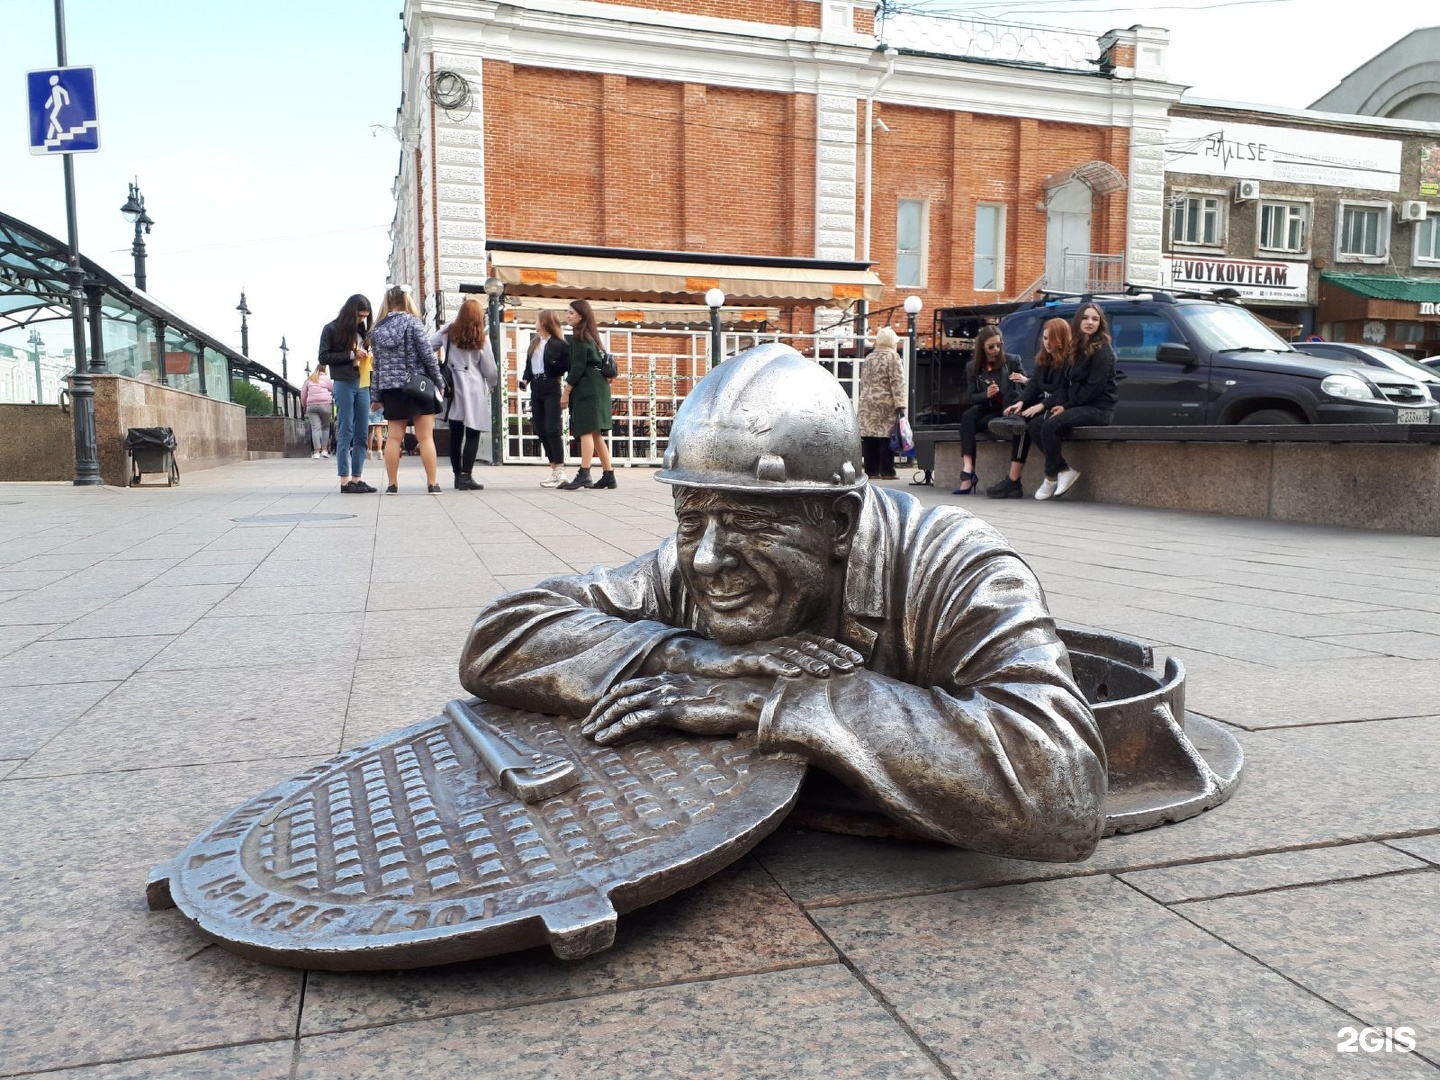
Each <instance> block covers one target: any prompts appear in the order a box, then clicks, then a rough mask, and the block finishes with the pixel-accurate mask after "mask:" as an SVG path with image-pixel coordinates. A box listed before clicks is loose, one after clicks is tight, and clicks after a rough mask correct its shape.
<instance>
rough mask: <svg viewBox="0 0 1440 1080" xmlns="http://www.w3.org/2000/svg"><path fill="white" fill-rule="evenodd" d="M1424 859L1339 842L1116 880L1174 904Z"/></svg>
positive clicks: (1374, 871) (1408, 866) (1384, 870)
mask: <svg viewBox="0 0 1440 1080" xmlns="http://www.w3.org/2000/svg"><path fill="white" fill-rule="evenodd" d="M1426 868H1427V864H1426V863H1425V862H1423V861H1422V860H1420V859H1416V858H1412V857H1410V856H1409V855H1406V854H1404V853H1402V852H1400V851H1396V850H1395V849H1394V847H1387V846H1386V845H1385V844H1341V845H1339V846H1337V847H1325V848H1306V849H1304V850H1300V851H1281V852H1276V853H1275V854H1273V855H1251V856H1249V857H1248V858H1243V859H1221V860H1218V861H1215V862H1200V863H1188V864H1185V865H1181V866H1171V867H1166V868H1165V869H1162V870H1138V871H1136V872H1134V873H1130V874H1121V875H1120V880H1122V881H1124V882H1125V884H1127V885H1129V886H1131V887H1132V888H1135V889H1139V890H1140V891H1141V892H1142V893H1144V894H1145V895H1146V896H1148V897H1150V898H1151V899H1152V900H1157V901H1159V902H1160V903H1162V904H1173V903H1176V902H1178V901H1182V900H1206V899H1212V898H1214V897H1217V896H1229V895H1232V894H1238V893H1254V892H1265V891H1268V890H1271V889H1283V888H1287V887H1289V886H1292V885H1312V884H1315V883H1317V882H1326V881H1343V880H1347V879H1352V878H1366V877H1377V876H1380V875H1383V874H1394V873H1398V872H1402V871H1408V870H1423V869H1426Z"/></svg>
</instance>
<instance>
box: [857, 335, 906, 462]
mask: <svg viewBox="0 0 1440 1080" xmlns="http://www.w3.org/2000/svg"><path fill="white" fill-rule="evenodd" d="M899 343H900V337H899V335H898V334H896V333H895V331H894V330H892V329H891V328H890V327H888V326H882V327H881V328H880V329H879V330H877V331H875V349H874V351H873V352H871V353H870V355H869V356H867V357H866V358H865V363H863V364H861V365H860V401H859V404H858V408H857V410H856V414H857V418H858V420H859V422H860V452H861V454H862V455H863V456H864V459H865V475H866V476H868V477H869V478H870V479H871V480H894V479H895V453H894V451H893V450H891V449H890V436H891V435H892V434H894V431H895V423H896V421H898V420H899V419H900V417H902V416H904V415H905V371H904V369H903V367H902V366H901V364H900V354H899V353H898V352H896V351H895V346H896V345H898V344H899Z"/></svg>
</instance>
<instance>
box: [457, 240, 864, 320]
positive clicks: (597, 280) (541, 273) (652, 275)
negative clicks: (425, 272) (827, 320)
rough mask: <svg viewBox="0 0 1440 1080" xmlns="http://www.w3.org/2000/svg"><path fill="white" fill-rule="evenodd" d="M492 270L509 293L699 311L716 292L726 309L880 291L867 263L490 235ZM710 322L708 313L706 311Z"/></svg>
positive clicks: (805, 302) (827, 299)
mask: <svg viewBox="0 0 1440 1080" xmlns="http://www.w3.org/2000/svg"><path fill="white" fill-rule="evenodd" d="M485 248H486V250H487V251H488V252H489V255H490V263H491V267H492V273H493V274H494V276H495V277H497V278H499V279H500V280H501V281H503V282H504V283H505V291H506V292H507V293H509V294H511V295H517V294H518V295H524V296H543V297H554V298H557V299H570V298H574V297H584V298H586V299H588V300H592V301H593V300H618V301H623V302H624V303H623V304H622V305H621V306H622V307H624V306H629V305H631V304H633V303H635V302H639V301H660V302H665V301H671V302H673V301H675V300H689V301H691V302H692V304H695V303H698V305H699V306H700V307H701V308H702V309H703V305H704V297H705V293H706V292H708V291H709V290H710V289H719V290H721V291H722V292H723V293H724V294H725V304H726V306H727V307H729V306H733V305H740V306H747V307H754V306H759V305H765V304H776V305H781V306H786V307H794V306H801V305H811V304H834V303H837V302H838V303H845V302H848V301H851V300H868V301H872V302H873V301H877V300H879V299H880V296H881V293H882V291H883V290H884V284H883V282H881V280H880V278H879V277H878V276H877V275H876V274H875V273H874V272H873V271H872V270H871V269H870V267H869V264H867V263H858V262H831V261H825V260H820V259H785V258H778V257H769V256H754V255H703V254H697V253H694V252H677V251H648V250H638V249H633V248H597V247H579V246H573V245H569V244H537V243H528V242H525V241H515V240H488V241H486V243H485ZM705 317H706V318H707V319H708V317H709V316H708V314H707V315H706V316H705Z"/></svg>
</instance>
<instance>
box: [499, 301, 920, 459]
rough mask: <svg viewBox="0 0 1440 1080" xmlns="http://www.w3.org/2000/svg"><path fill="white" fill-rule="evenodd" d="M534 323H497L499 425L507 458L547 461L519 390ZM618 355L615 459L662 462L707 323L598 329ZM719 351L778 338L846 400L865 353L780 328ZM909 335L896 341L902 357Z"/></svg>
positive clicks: (697, 365) (565, 431) (694, 375)
mask: <svg viewBox="0 0 1440 1080" xmlns="http://www.w3.org/2000/svg"><path fill="white" fill-rule="evenodd" d="M534 329H535V328H534V326H533V325H528V324H516V323H506V324H505V325H504V326H503V327H502V328H501V338H500V340H501V357H500V365H499V366H500V386H501V389H502V392H503V393H504V395H505V396H504V400H503V402H502V406H503V408H502V416H503V418H504V427H503V433H502V438H501V440H500V458H501V461H502V462H503V463H505V464H537V465H539V464H544V463H545V452H544V450H543V449H542V448H541V446H540V440H539V439H538V438H536V436H535V433H534V429H533V427H532V426H531V423H530V393H529V391H521V390H520V388H519V383H518V375H519V372H520V370H521V365H522V364H523V363H524V358H525V351H526V349H527V348H528V346H529V342H530V337H531V335H532V334H533V333H534ZM601 336H602V337H603V338H605V339H606V340H607V348H608V349H609V351H610V352H612V353H613V354H614V355H615V363H616V366H617V367H618V368H619V369H620V374H619V375H618V376H617V377H616V378H615V379H613V380H612V381H611V383H610V395H611V400H612V403H613V404H612V410H611V415H612V417H613V421H614V426H613V427H612V428H611V430H610V436H609V438H608V440H607V441H608V443H609V445H610V456H611V457H612V458H613V459H614V461H615V463H616V464H617V465H646V466H648V465H659V464H660V463H661V460H662V458H663V457H664V455H665V447H666V445H667V443H668V440H669V437H670V423H671V421H672V420H673V419H674V417H675V412H676V410H677V409H679V407H680V403H681V402H682V401H684V400H685V396H686V395H687V394H688V393H689V392H690V390H691V388H693V387H694V385H695V384H696V383H697V382H699V381H700V380H701V379H702V378H704V376H705V374H706V373H707V372H708V371H709V370H710V332H709V331H708V330H676V329H660V330H651V329H644V328H631V327H613V328H610V329H608V330H602V331H601ZM720 340H721V353H722V355H723V356H726V357H730V356H734V355H735V354H736V353H740V352H744V351H745V350H746V349H750V348H753V347H754V346H756V345H761V344H764V343H766V342H770V341H781V342H784V343H785V344H787V345H790V346H792V347H793V348H795V349H796V350H798V351H799V352H800V353H801V354H802V355H804V356H809V357H811V358H812V359H814V360H815V361H816V362H817V363H821V364H824V365H825V367H826V369H827V370H828V371H829V372H830V373H831V374H832V375H834V376H835V377H836V378H837V379H838V380H839V381H840V384H841V385H842V386H843V387H844V388H845V392H846V393H847V394H849V395H850V399H851V401H854V400H855V399H856V396H857V394H858V393H859V385H860V367H861V365H862V364H863V362H864V361H863V359H859V358H857V357H856V355H855V354H856V352H857V351H859V352H861V353H863V352H865V351H866V347H865V346H861V347H860V348H859V349H858V350H857V349H856V343H855V340H854V339H853V338H852V337H851V336H850V335H848V334H846V335H844V336H836V335H835V334H833V333H829V334H789V333H781V332H778V331H749V330H732V331H724V332H723V333H722V334H721V336H720ZM907 344H908V343H907V342H906V341H905V340H904V339H902V340H901V342H900V353H901V356H902V357H904V355H905V350H906V346H907ZM561 424H562V429H561V431H562V435H563V437H564V440H565V446H566V447H567V453H568V448H569V446H570V429H569V428H570V418H569V416H568V415H565V416H562V419H561Z"/></svg>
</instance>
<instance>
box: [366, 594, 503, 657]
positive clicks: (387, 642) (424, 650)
mask: <svg viewBox="0 0 1440 1080" xmlns="http://www.w3.org/2000/svg"><path fill="white" fill-rule="evenodd" d="M475 614H476V609H475V608H473V607H421V608H410V609H406V610H398V611H367V612H366V613H365V624H364V629H363V631H362V634H361V638H360V659H361V660H362V661H364V660H370V659H375V658H379V657H400V656H417V657H427V658H429V659H433V660H441V659H444V658H447V657H453V658H454V661H455V663H456V665H458V664H459V663H460V649H461V647H462V646H463V645H464V644H465V638H466V637H467V636H468V635H469V633H470V628H471V627H472V626H473V625H474V624H475Z"/></svg>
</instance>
